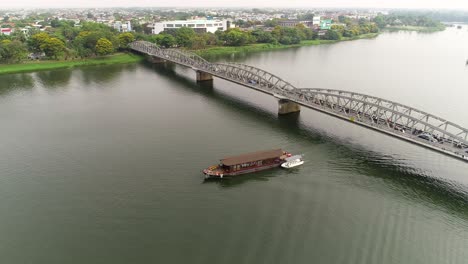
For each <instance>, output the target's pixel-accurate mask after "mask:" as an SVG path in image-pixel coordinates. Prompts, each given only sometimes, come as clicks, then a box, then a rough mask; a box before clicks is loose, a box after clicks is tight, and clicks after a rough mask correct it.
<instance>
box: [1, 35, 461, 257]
mask: <svg viewBox="0 0 468 264" xmlns="http://www.w3.org/2000/svg"><path fill="white" fill-rule="evenodd" d="M467 29H468V27H467V26H465V27H464V28H463V29H461V30H457V29H456V28H448V29H447V30H446V31H443V32H438V33H431V34H422V33H415V32H393V33H384V34H381V35H380V36H379V37H377V38H375V39H368V40H357V41H348V42H341V43H337V44H333V45H323V46H313V47H301V48H297V49H287V50H277V51H271V52H262V53H252V54H241V55H235V56H232V57H224V58H213V59H214V60H218V61H223V60H228V61H236V62H242V63H246V64H250V65H253V66H257V67H260V68H264V69H266V70H268V71H270V72H272V73H275V74H277V75H278V76H281V77H283V78H284V79H286V80H288V81H290V82H291V83H292V84H294V85H296V86H299V87H323V88H332V89H342V90H350V91H356V92H362V93H366V94H370V95H374V96H379V97H383V98H386V99H390V100H394V101H397V102H400V103H403V104H408V105H411V106H413V107H416V108H419V109H421V110H425V111H427V112H430V113H432V114H436V115H439V116H441V117H444V118H447V119H449V120H451V121H453V122H455V123H458V124H460V125H462V126H464V127H468V111H467V108H466V98H468V66H465V62H466V60H467V59H468V48H467V47H468V45H467V44H468V31H467ZM194 75H195V74H194V72H193V71H192V70H191V69H186V68H183V67H180V66H173V65H172V66H171V65H166V66H162V65H151V64H147V63H142V64H130V65H112V66H94V67H83V68H75V69H64V70H56V71H43V72H37V73H23V74H11V75H1V76H0V120H1V124H2V126H1V129H0V136H1V138H2V144H1V146H2V147H1V148H0V210H1V212H2V213H1V214H0V234H1V237H0V261H1V262H2V263H9V264H15V263H44V264H52V263H80V264H81V263H112V264H118V263H219V264H221V263H236V264H238V263H359V264H360V263H383V264H385V263H412V264H414V263H421V264H422V263H424V264H430V263H434V264H442V263H451V264H452V263H466V260H467V259H468V250H467V249H468V163H464V162H462V161H459V160H455V159H452V158H450V157H447V156H444V155H441V154H438V153H435V152H431V151H429V150H426V149H423V148H420V147H417V146H414V145H410V144H408V143H405V142H402V141H399V140H397V139H394V138H391V137H388V136H385V135H382V134H378V133H375V132H373V131H369V130H366V129H365V128H361V127H357V126H354V125H353V124H350V123H347V122H343V121H340V120H337V119H334V118H332V117H329V116H326V115H323V114H321V113H317V112H314V111H312V110H308V109H305V108H302V111H301V113H300V114H299V115H288V116H281V117H278V115H277V102H276V100H275V99H274V98H273V97H270V96H268V95H265V94H262V93H259V92H255V91H252V90H249V89H248V88H245V87H242V86H238V85H235V84H232V83H229V82H226V81H223V80H219V79H216V80H215V81H214V83H213V85H212V86H211V85H206V84H205V85H197V84H196V83H195V82H194ZM277 147H280V148H283V149H286V150H288V151H291V152H293V153H303V154H305V160H306V163H305V164H304V165H303V166H302V167H300V168H298V169H297V170H291V171H285V170H281V169H274V170H269V171H264V172H260V173H256V174H251V175H246V176H242V177H238V178H232V179H225V180H222V181H208V182H206V181H204V180H203V175H202V174H201V169H203V168H205V167H207V166H208V165H211V164H213V163H216V162H217V161H218V159H220V158H222V157H224V156H229V155H235V154H240V153H244V152H249V151H256V150H262V149H269V148H277Z"/></svg>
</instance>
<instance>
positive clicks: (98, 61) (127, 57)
mask: <svg viewBox="0 0 468 264" xmlns="http://www.w3.org/2000/svg"><path fill="white" fill-rule="evenodd" d="M143 59H144V57H142V56H138V55H135V54H131V53H117V54H114V55H110V56H105V57H99V58H92V59H79V60H61V61H52V60H48V61H31V62H25V63H17V64H1V65H0V74H7V73H19V72H32V71H42V70H54V69H61V68H72V67H77V66H92V65H108V64H124V63H134V62H139V61H142V60H143Z"/></svg>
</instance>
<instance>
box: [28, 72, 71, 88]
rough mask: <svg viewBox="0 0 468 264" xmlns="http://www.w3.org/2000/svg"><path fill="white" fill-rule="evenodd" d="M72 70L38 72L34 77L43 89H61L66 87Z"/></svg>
mask: <svg viewBox="0 0 468 264" xmlns="http://www.w3.org/2000/svg"><path fill="white" fill-rule="evenodd" d="M72 72H73V70H70V69H60V70H54V71H39V72H37V73H36V74H35V76H36V77H37V78H38V79H39V81H40V82H41V83H42V85H43V86H44V87H45V88H59V87H61V88H63V87H66V86H67V85H68V83H69V82H70V79H71V76H72Z"/></svg>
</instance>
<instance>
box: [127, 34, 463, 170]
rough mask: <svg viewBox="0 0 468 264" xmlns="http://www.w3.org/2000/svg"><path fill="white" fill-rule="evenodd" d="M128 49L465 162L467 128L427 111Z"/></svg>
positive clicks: (176, 54) (186, 55)
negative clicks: (298, 86) (299, 86)
mask: <svg viewBox="0 0 468 264" xmlns="http://www.w3.org/2000/svg"><path fill="white" fill-rule="evenodd" d="M130 48H131V49H133V50H135V51H138V52H141V53H144V54H147V55H150V56H154V57H158V58H162V59H164V60H166V61H170V62H173V63H176V64H180V65H184V66H187V67H191V68H193V69H195V70H200V71H203V72H206V73H209V74H211V75H213V76H216V77H218V78H221V79H224V80H228V81H231V82H234V83H237V84H240V85H243V86H246V87H249V88H252V89H255V90H257V91H260V92H263V93H266V94H269V95H273V96H275V97H278V98H283V99H284V98H285V99H287V100H289V101H292V102H295V103H297V104H300V105H302V106H304V107H307V108H310V109H314V110H317V111H320V112H322V113H325V114H328V115H331V116H334V117H337V118H340V119H343V120H346V121H349V122H352V123H354V124H356V125H360V126H363V127H366V128H369V129H372V130H375V131H378V132H381V133H384V134H387V135H390V136H393V137H396V138H398V139H401V140H404V141H407V142H410V143H413V144H416V145H419V146H422V147H425V148H428V149H431V150H434V151H437V152H440V153H443V154H446V155H449V156H451V157H454V158H458V159H461V160H463V161H466V162H468V140H467V139H468V129H466V128H463V127H461V126H459V125H457V124H455V123H453V122H450V121H447V120H445V119H443V118H440V117H437V116H435V115H431V114H429V113H427V112H424V111H420V110H417V109H415V108H412V107H409V106H405V105H402V104H399V103H396V102H392V101H389V100H385V99H382V98H378V97H373V96H370V95H365V94H359V93H353V92H347V91H341V90H331V89H318V88H296V87H294V86H293V85H291V84H290V83H289V82H286V81H285V80H283V79H281V78H279V77H278V76H276V75H274V74H271V73H269V72H267V71H264V70H262V69H259V68H256V67H252V66H249V65H244V64H234V63H211V62H208V61H206V60H205V59H203V58H201V57H200V56H198V55H196V54H193V53H191V52H188V51H184V50H177V49H161V48H159V47H158V46H156V45H155V44H153V43H150V42H146V41H136V42H133V43H131V44H130ZM424 138H426V139H424Z"/></svg>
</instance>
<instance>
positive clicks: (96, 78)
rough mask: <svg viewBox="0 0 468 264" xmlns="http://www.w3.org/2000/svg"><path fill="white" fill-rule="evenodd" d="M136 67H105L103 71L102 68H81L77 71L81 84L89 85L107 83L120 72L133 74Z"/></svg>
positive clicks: (127, 65) (135, 65)
mask: <svg viewBox="0 0 468 264" xmlns="http://www.w3.org/2000/svg"><path fill="white" fill-rule="evenodd" d="M136 67H137V64H116V65H107V66H105V70H102V66H89V67H81V68H79V69H78V70H79V72H80V73H81V74H80V75H81V82H82V83H83V84H85V85H91V84H93V83H99V84H105V83H109V82H111V81H113V80H114V79H115V78H117V77H119V76H120V74H121V73H122V72H134V71H135V70H136Z"/></svg>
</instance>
